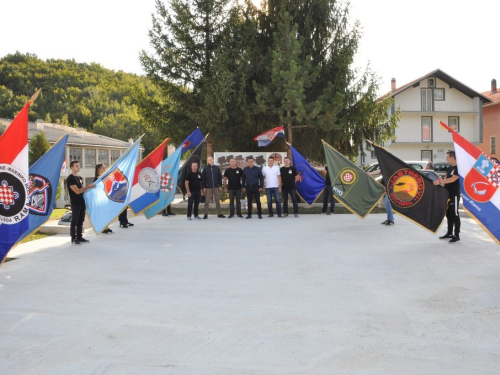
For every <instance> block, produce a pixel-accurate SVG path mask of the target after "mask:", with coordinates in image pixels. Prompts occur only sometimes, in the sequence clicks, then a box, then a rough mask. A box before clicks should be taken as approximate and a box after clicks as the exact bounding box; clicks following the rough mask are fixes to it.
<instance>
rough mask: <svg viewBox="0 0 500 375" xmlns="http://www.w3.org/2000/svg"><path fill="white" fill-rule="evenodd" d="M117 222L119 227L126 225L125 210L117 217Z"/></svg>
mask: <svg viewBox="0 0 500 375" xmlns="http://www.w3.org/2000/svg"><path fill="white" fill-rule="evenodd" d="M118 221H119V222H120V225H123V224H127V223H128V219H127V209H125V210H123V211H122V213H121V214H120V215H119V216H118Z"/></svg>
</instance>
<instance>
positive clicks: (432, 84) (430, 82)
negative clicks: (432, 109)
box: [427, 78, 436, 87]
mask: <svg viewBox="0 0 500 375" xmlns="http://www.w3.org/2000/svg"><path fill="white" fill-rule="evenodd" d="M427 84H428V86H429V87H436V78H429V80H428V82H427Z"/></svg>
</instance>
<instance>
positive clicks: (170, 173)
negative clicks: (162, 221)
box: [144, 147, 183, 219]
mask: <svg viewBox="0 0 500 375" xmlns="http://www.w3.org/2000/svg"><path fill="white" fill-rule="evenodd" d="M182 151H183V150H182V148H181V147H179V148H177V150H176V151H175V152H174V153H173V154H172V155H170V156H169V157H168V158H166V159H165V160H163V162H162V163H161V178H160V199H159V200H158V202H156V203H155V204H154V205H153V206H151V207H149V208H147V209H146V210H144V216H146V217H147V218H148V219H151V218H152V217H153V216H155V215H156V214H157V213H158V212H160V211H161V210H163V209H165V208H166V207H167V206H168V205H169V204H170V203H172V201H173V200H174V196H175V190H176V186H177V178H178V177H179V164H180V161H181V153H182Z"/></svg>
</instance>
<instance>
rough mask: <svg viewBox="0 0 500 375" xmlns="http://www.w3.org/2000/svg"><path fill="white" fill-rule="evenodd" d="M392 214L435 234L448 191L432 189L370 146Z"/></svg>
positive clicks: (397, 161) (403, 165) (428, 182)
mask: <svg viewBox="0 0 500 375" xmlns="http://www.w3.org/2000/svg"><path fill="white" fill-rule="evenodd" d="M373 147H374V148H375V153H376V155H377V159H378V162H379V163H380V170H381V172H382V176H383V180H384V185H385V188H386V191H387V196H388V197H389V201H390V202H391V206H392V208H393V210H394V211H396V212H397V213H399V214H400V215H402V216H404V217H406V218H407V219H409V220H411V221H413V222H414V223H416V224H418V225H420V226H422V227H423V228H425V229H428V230H430V231H431V232H433V233H436V232H437V231H438V230H439V227H440V226H441V223H442V222H443V218H444V216H445V215H446V209H447V204H448V195H449V194H448V190H446V189H445V188H443V187H441V186H435V185H434V184H433V183H432V181H431V180H430V179H429V178H427V177H424V176H422V175H421V174H420V173H418V171H417V170H416V169H413V168H412V167H410V166H409V165H408V164H406V163H405V162H403V161H401V160H400V159H398V158H397V157H395V156H394V155H392V154H391V153H389V152H387V151H386V150H385V149H383V148H382V147H378V146H376V145H373Z"/></svg>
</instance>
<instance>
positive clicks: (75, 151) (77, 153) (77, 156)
mask: <svg viewBox="0 0 500 375" xmlns="http://www.w3.org/2000/svg"><path fill="white" fill-rule="evenodd" d="M73 160H78V161H79V162H80V164H81V163H82V149H81V148H75V147H70V148H69V162H70V163H71V162H72V161H73ZM68 168H69V165H68Z"/></svg>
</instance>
